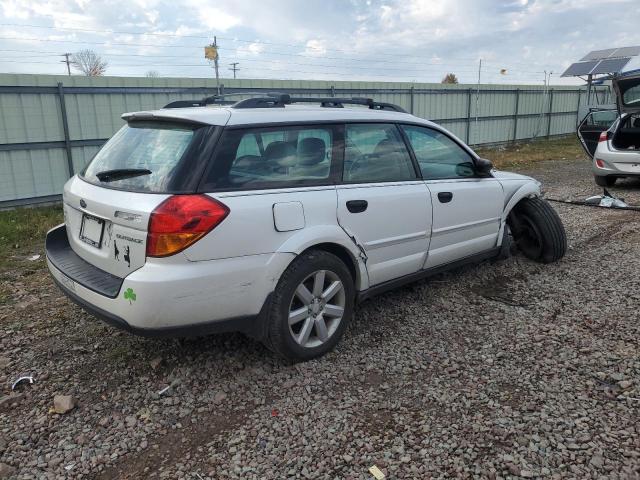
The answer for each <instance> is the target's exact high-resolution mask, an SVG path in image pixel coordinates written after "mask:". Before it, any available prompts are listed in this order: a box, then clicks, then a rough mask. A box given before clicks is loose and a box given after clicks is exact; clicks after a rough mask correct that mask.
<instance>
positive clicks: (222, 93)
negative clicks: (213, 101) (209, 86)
mask: <svg viewBox="0 0 640 480" xmlns="http://www.w3.org/2000/svg"><path fill="white" fill-rule="evenodd" d="M220 95H224V83H221V84H220Z"/></svg>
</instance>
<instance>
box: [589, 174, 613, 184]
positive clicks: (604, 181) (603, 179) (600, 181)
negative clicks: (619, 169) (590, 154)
mask: <svg viewBox="0 0 640 480" xmlns="http://www.w3.org/2000/svg"><path fill="white" fill-rule="evenodd" d="M593 178H594V179H595V181H596V185H598V186H600V187H613V185H614V184H615V183H616V180H617V178H616V177H600V176H598V175H594V177H593Z"/></svg>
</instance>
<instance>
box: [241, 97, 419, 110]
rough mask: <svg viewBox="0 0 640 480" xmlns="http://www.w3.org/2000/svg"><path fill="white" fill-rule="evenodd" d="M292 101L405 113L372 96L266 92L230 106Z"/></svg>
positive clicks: (278, 104) (280, 104) (281, 104)
mask: <svg viewBox="0 0 640 480" xmlns="http://www.w3.org/2000/svg"><path fill="white" fill-rule="evenodd" d="M293 103H319V104H320V106H321V107H324V108H344V105H363V106H366V107H369V109H371V110H389V111H393V112H401V113H407V111H406V110H405V109H403V108H402V107H399V106H398V105H394V104H392V103H385V102H376V101H374V100H373V99H372V98H337V97H292V96H291V95H289V94H288V93H267V94H266V96H263V97H252V98H247V99H245V100H240V101H239V102H236V103H235V104H233V106H232V107H231V108H284V106H285V105H291V104H293Z"/></svg>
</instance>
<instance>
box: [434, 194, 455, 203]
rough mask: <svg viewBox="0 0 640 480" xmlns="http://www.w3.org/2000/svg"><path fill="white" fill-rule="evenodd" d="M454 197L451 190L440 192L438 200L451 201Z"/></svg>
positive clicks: (442, 201) (441, 201)
mask: <svg viewBox="0 0 640 480" xmlns="http://www.w3.org/2000/svg"><path fill="white" fill-rule="evenodd" d="M452 198H453V193H451V192H438V200H440V203H449V202H450V201H451V199H452Z"/></svg>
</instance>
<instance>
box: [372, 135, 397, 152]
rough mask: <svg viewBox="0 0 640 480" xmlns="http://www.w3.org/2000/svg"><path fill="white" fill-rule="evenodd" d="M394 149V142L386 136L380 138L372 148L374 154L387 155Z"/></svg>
mask: <svg viewBox="0 0 640 480" xmlns="http://www.w3.org/2000/svg"><path fill="white" fill-rule="evenodd" d="M395 151H396V147H395V144H394V143H393V142H392V141H391V140H390V139H388V138H385V139H384V140H380V141H379V142H378V145H376V148H375V149H374V150H373V154H374V155H378V156H379V155H389V154H390V153H394V152H395Z"/></svg>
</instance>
